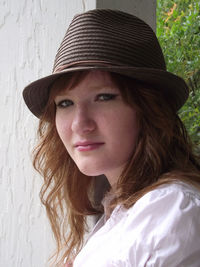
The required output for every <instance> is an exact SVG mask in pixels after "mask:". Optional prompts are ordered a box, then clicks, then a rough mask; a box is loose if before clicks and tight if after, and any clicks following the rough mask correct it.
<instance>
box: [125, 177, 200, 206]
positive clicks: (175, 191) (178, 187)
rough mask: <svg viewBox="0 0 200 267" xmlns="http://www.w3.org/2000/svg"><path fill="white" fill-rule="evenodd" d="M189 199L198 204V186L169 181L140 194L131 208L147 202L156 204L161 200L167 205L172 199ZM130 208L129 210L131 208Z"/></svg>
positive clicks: (199, 197) (199, 192)
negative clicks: (142, 194)
mask: <svg viewBox="0 0 200 267" xmlns="http://www.w3.org/2000/svg"><path fill="white" fill-rule="evenodd" d="M175 200H176V201H178V200H179V201H180V202H184V201H187V202H188V201H189V202H191V203H193V204H196V205H200V187H199V188H197V187H195V186H194V185H192V184H189V183H186V182H183V181H178V180H177V181H174V182H171V183H165V184H162V185H160V186H158V187H156V188H155V189H153V190H151V191H149V192H148V193H146V194H145V195H144V196H142V197H141V198H140V199H139V200H138V201H137V202H136V203H135V205H134V206H133V207H132V208H134V209H135V208H137V207H139V206H140V207H141V206H142V205H145V207H146V206H147V205H148V204H156V203H159V202H162V206H163V205H164V204H167V205H169V203H171V202H173V203H174V201H175ZM132 208H130V211H131V209H132Z"/></svg>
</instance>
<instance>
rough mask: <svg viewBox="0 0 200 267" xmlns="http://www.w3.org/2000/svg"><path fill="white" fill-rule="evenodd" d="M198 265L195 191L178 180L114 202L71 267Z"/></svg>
mask: <svg viewBox="0 0 200 267" xmlns="http://www.w3.org/2000/svg"><path fill="white" fill-rule="evenodd" d="M150 266H151V267H200V192H199V191H198V190H197V189H196V188H194V187H192V186H190V185H188V184H186V183H183V182H177V183H173V184H165V185H162V186H160V187H158V188H157V189H155V190H152V191H151V192H149V193H147V194H145V195H144V196H143V197H142V198H140V199H139V200H138V201H137V202H136V203H135V205H134V206H133V207H131V208H130V209H128V210H127V209H125V208H123V207H122V206H120V205H119V206H117V207H116V208H115V209H114V211H113V212H112V214H111V216H110V218H109V219H108V220H107V221H106V222H105V224H104V218H101V219H100V221H99V222H98V223H97V225H96V226H95V228H94V230H93V233H92V235H91V236H90V238H89V240H88V241H87V243H86V245H85V246H84V247H83V249H82V250H81V252H80V253H79V254H78V255H77V257H76V259H75V261H74V264H73V267H150Z"/></svg>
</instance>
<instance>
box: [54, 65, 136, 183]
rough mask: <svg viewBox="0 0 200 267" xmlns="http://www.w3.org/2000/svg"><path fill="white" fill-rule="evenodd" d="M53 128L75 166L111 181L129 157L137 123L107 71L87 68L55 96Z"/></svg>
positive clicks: (134, 113)
mask: <svg viewBox="0 0 200 267" xmlns="http://www.w3.org/2000/svg"><path fill="white" fill-rule="evenodd" d="M61 79H62V78H61ZM55 104H56V128H57V131H58V134H59V136H60V138H61V140H62V142H63V144H64V146H65V147H66V149H67V151H68V153H69V155H70V156H71V158H72V159H73V160H74V162H75V163H76V165H77V167H78V168H79V170H80V171H81V172H82V173H84V174H85V175H88V176H97V175H101V174H104V175H106V177H107V179H108V180H109V182H110V184H111V185H113V184H114V183H115V182H116V181H117V179H118V177H119V175H120V174H121V172H122V170H123V167H124V166H125V164H126V163H127V161H128V160H129V159H130V157H131V155H132V153H133V151H134V148H135V144H136V140H137V136H138V131H139V126H138V120H137V115H136V111H135V110H134V109H133V108H132V107H130V106H128V105H127V104H126V103H125V102H124V100H123V99H122V96H121V94H120V91H119V89H118V88H117V86H116V84H115V83H114V82H113V81H112V79H111V77H110V75H109V73H108V72H103V71H98V70H97V71H90V72H88V74H87V75H86V76H85V77H84V78H83V80H82V81H80V83H78V85H76V86H75V87H73V88H70V89H69V88H63V90H62V92H60V93H59V94H58V95H57V96H56V97H55Z"/></svg>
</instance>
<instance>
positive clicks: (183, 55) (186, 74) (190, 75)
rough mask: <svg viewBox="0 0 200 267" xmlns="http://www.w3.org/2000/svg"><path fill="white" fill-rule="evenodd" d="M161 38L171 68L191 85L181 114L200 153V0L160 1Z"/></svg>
mask: <svg viewBox="0 0 200 267" xmlns="http://www.w3.org/2000/svg"><path fill="white" fill-rule="evenodd" d="M157 37H158V39H159V41H160V44H161V46H162V49H163V52H164V56H165V60H166V64H167V69H168V71H171V72H173V73H175V74H177V75H179V76H181V77H182V78H184V79H185V81H186V82H187V84H188V85H189V87H190V96H189V99H188V101H187V102H186V104H185V105H184V106H183V107H182V108H181V110H180V111H179V115H180V117H181V119H182V121H183V122H184V124H185V126H186V128H187V130H188V132H189V135H190V137H191V139H192V141H193V143H194V145H195V150H196V152H197V153H198V154H200V1H199V0H173V1H172V0H157Z"/></svg>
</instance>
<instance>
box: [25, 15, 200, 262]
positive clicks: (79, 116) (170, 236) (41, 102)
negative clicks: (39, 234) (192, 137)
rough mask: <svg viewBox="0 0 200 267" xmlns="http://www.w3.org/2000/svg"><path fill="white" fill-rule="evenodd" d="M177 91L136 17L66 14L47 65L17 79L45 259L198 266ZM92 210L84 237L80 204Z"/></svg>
mask: <svg viewBox="0 0 200 267" xmlns="http://www.w3.org/2000/svg"><path fill="white" fill-rule="evenodd" d="M187 97H188V87H187V85H186V84H185V82H184V81H183V80H182V79H181V78H180V77H178V76H176V75H173V74H172V73H169V72H167V71H166V67H165V61H164V57H163V54H162V51H161V48H160V46H159V43H158V41H157V38H156V36H155V34H154V33H153V31H152V29H151V28H150V27H149V26H148V25H147V24H146V23H144V22H143V21H142V20H140V19H139V18H137V17H135V16H132V15H129V14H126V13H124V12H120V11H113V10H92V11H88V12H85V13H83V14H80V15H77V16H75V17H74V19H73V21H72V23H71V24H70V26H69V29H68V31H67V33H66V35H65V37H64V39H63V42H62V43H61V46H60V48H59V50H58V53H57V55H56V59H55V64H54V71H53V74H52V75H50V76H47V77H44V78H42V79H40V80H37V81H35V82H33V83H31V84H30V85H28V86H27V87H26V88H25V90H24V99H25V102H26V104H27V106H28V107H29V109H30V110H31V112H32V113H33V114H34V115H36V116H37V117H38V118H39V119H40V123H39V138H40V140H39V144H38V146H37V147H36V149H35V154H34V155H35V156H34V167H35V168H36V169H37V170H38V171H39V172H40V173H41V174H42V176H43V177H44V185H43V187H42V190H41V200H42V203H43V204H44V205H45V206H46V210H47V214H48V217H49V219H50V222H51V226H52V230H53V233H54V235H55V239H56V241H57V258H56V263H55V264H54V266H55V265H57V266H63V261H64V259H65V264H66V265H65V266H71V265H72V264H73V266H74V267H81V266H84V267H94V266H95V267H98V266H99V267H100V266H101V267H106V266H109V267H110V266H119V267H120V266H123V267H124V266H126V267H128V266H137V267H138V266H155V267H157V266H162V267H163V266H164V267H165V266H166V267H169V266H185V267H186V266H193V267H198V266H199V262H200V256H199V255H200V232H199V225H200V165H199V161H198V159H197V156H195V155H194V153H193V152H192V146H191V144H190V141H189V138H188V136H187V133H186V130H185V128H184V126H183V124H182V122H181V120H180V119H179V117H178V115H177V111H178V109H179V108H180V107H181V106H182V105H183V104H184V102H185V101H186V99H187ZM104 177H106V180H107V181H108V183H107V184H105V186H102V185H101V186H99V184H100V183H99V181H102V180H103V179H104ZM97 195H100V200H99V199H98V201H97ZM102 213H103V215H102V217H101V218H100V220H99V221H98V222H97V224H96V226H95V227H94V229H93V230H92V232H91V233H90V235H89V237H87V238H85V234H86V232H87V217H88V215H101V214H102Z"/></svg>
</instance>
